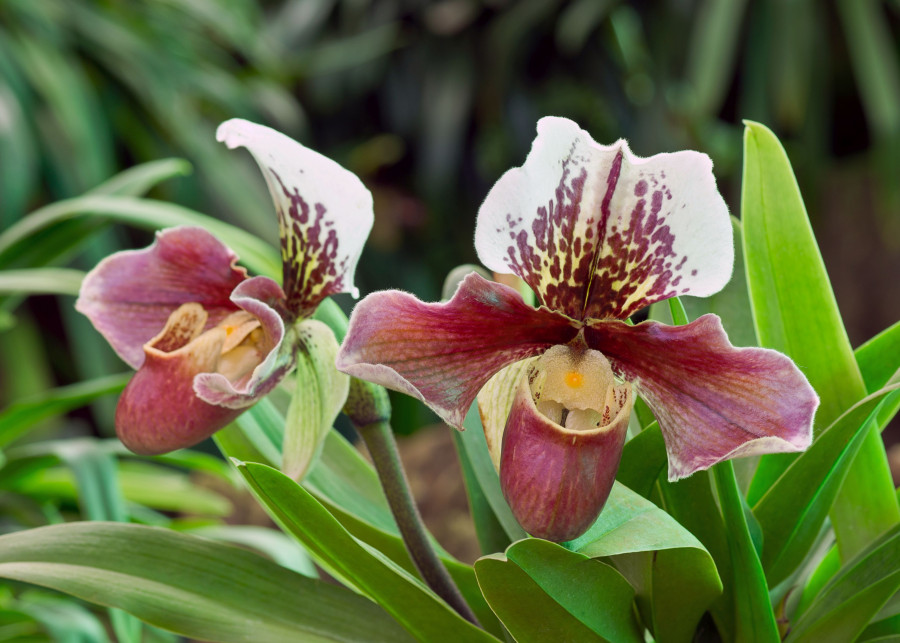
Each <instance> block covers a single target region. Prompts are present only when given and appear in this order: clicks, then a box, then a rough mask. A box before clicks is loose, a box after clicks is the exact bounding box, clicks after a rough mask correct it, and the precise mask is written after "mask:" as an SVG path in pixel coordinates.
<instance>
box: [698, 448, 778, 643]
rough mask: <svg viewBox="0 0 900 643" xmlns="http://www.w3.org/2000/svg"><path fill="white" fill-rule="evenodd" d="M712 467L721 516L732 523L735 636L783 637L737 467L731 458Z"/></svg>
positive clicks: (757, 639) (769, 639)
mask: <svg viewBox="0 0 900 643" xmlns="http://www.w3.org/2000/svg"><path fill="white" fill-rule="evenodd" d="M712 471H713V478H714V479H715V482H716V490H717V491H718V494H719V503H720V504H721V507H722V518H723V519H724V521H725V524H726V525H728V526H729V529H728V531H727V532H726V539H727V541H728V550H729V552H730V554H731V566H732V569H731V572H732V573H731V577H732V578H734V579H735V581H736V582H735V584H734V607H735V619H734V628H735V634H734V637H735V638H734V640H735V641H747V642H751V641H752V642H754V643H764V642H774V643H778V641H780V640H781V637H780V635H779V634H778V626H777V625H776V623H775V613H774V612H773V610H772V605H771V603H770V602H769V592H768V588H767V587H766V577H765V574H763V568H762V564H761V563H760V560H759V555H758V554H757V552H756V548H755V547H754V545H753V541H752V539H751V536H750V530H749V526H748V523H747V518H746V515H745V513H744V507H743V504H742V502H741V495H740V491H739V490H738V487H737V481H736V480H735V477H734V467H733V466H732V463H731V461H730V460H726V461H725V462H720V463H719V464H717V465H715V466H714V467H713V468H712Z"/></svg>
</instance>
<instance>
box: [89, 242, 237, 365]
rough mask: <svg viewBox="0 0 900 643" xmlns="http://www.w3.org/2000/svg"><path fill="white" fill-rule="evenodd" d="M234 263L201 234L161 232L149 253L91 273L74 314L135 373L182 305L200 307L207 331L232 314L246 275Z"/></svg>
mask: <svg viewBox="0 0 900 643" xmlns="http://www.w3.org/2000/svg"><path fill="white" fill-rule="evenodd" d="M236 262H237V255H235V254H234V252H232V251H231V250H230V249H229V248H228V247H227V246H225V245H224V244H223V243H222V242H220V241H219V240H218V239H216V238H215V237H214V236H213V235H211V234H210V233H209V232H207V231H206V230H203V229H202V228H193V227H178V228H169V229H167V230H161V231H159V232H157V233H156V241H155V242H154V243H153V245H151V246H150V247H148V248H145V249H143V250H126V251H123V252H117V253H115V254H113V255H110V256H109V257H107V258H105V259H104V260H103V261H101V262H100V263H99V264H98V265H97V266H96V267H95V268H94V269H93V270H91V271H90V272H89V273H88V274H87V276H86V277H85V278H84V281H83V282H82V285H81V292H80V293H79V295H78V301H76V302H75V308H76V310H78V311H79V312H81V313H83V314H84V315H86V316H87V317H88V319H90V320H91V323H93V324H94V327H95V328H96V329H97V330H98V331H99V332H100V333H101V334H102V335H103V336H104V337H105V338H106V340H107V341H108V342H109V343H110V345H111V346H112V347H113V349H114V350H115V351H116V353H118V354H119V356H120V357H121V358H122V359H123V360H125V362H127V363H128V364H129V365H130V366H131V367H132V368H135V369H136V368H139V367H140V366H141V364H142V363H143V362H144V350H143V346H144V344H145V343H147V342H148V341H150V340H151V339H152V338H153V337H155V336H156V335H157V333H159V332H160V330H161V329H162V328H163V327H165V325H166V321H167V320H168V318H169V315H171V314H172V312H173V311H174V310H175V309H176V308H178V307H179V306H180V305H181V304H184V303H188V302H196V303H198V304H200V305H201V306H203V308H204V309H205V310H206V311H207V313H208V314H209V319H208V321H207V323H206V327H207V328H211V327H212V326H215V325H216V324H217V323H219V321H221V320H222V319H223V318H224V317H226V316H227V315H228V314H230V313H232V312H234V311H235V310H237V307H236V306H235V304H234V303H233V302H232V301H231V299H230V296H231V292H232V291H233V290H234V289H235V287H236V286H237V285H238V284H240V283H241V282H242V281H243V280H244V279H246V278H247V273H246V271H245V270H244V269H243V268H241V267H238V266H237V265H236Z"/></svg>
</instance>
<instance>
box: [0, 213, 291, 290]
mask: <svg viewBox="0 0 900 643" xmlns="http://www.w3.org/2000/svg"><path fill="white" fill-rule="evenodd" d="M81 217H88V218H89V219H94V220H101V221H102V220H109V221H116V222H118V223H127V224H130V225H134V226H138V227H141V228H145V229H148V230H158V229H160V228H165V227H169V226H178V225H195V226H200V227H202V228H205V229H206V230H208V231H209V232H211V233H212V234H214V235H215V236H217V237H218V238H219V239H220V240H221V241H223V242H224V243H225V244H226V245H228V246H229V247H231V249H232V250H234V251H235V252H236V253H237V254H238V256H240V258H241V263H242V264H243V265H246V266H247V267H249V268H250V269H251V270H253V271H254V272H256V273H258V274H262V275H266V276H268V277H272V278H273V279H280V278H281V256H280V254H279V252H278V251H277V250H276V249H275V248H273V247H272V246H270V245H269V244H267V243H265V242H264V241H262V240H261V239H259V238H257V237H254V236H253V235H251V234H249V233H248V232H247V231H246V230H242V229H241V228H237V227H235V226H232V225H229V224H227V223H224V222H223V221H220V220H219V219H214V218H213V217H209V216H206V215H204V214H200V213H198V212H194V211H193V210H189V209H187V208H184V207H181V206H178V205H174V204H171V203H163V202H161V201H153V200H151V199H141V198H135V197H130V196H104V195H90V196H82V197H78V198H75V199H67V200H63V201H57V202H56V203H53V204H51V205H48V206H45V207H43V208H41V209H40V210H36V211H35V212H32V213H31V214H30V215H28V216H27V217H26V218H24V219H22V220H21V221H19V222H18V223H16V224H14V225H12V226H10V227H9V228H8V229H7V230H5V231H4V232H3V233H0V266H3V265H6V264H7V263H8V261H10V260H11V258H12V257H14V256H15V253H16V252H18V251H19V247H20V246H22V245H27V244H28V243H29V240H30V238H31V237H32V236H33V235H34V234H36V233H37V232H38V231H40V230H44V229H45V228H47V227H48V226H51V225H54V224H58V223H60V222H63V221H67V220H70V219H75V218H81Z"/></svg>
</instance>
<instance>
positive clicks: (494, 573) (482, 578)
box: [475, 554, 603, 643]
mask: <svg viewBox="0 0 900 643" xmlns="http://www.w3.org/2000/svg"><path fill="white" fill-rule="evenodd" d="M475 573H476V574H478V582H479V584H480V585H481V590H482V591H483V592H484V595H485V596H486V597H487V598H488V600H489V601H490V603H491V606H492V607H493V608H494V610H495V611H496V612H497V614H498V615H499V616H500V618H501V619H502V620H503V621H504V625H506V627H507V629H509V631H510V633H511V634H512V635H513V636H514V637H515V640H516V641H518V642H519V643H532V642H533V643H543V642H544V641H588V642H589V641H603V639H602V638H600V637H599V636H598V635H597V634H595V633H594V632H592V631H591V630H590V629H589V628H588V627H587V626H586V625H584V624H582V623H581V622H580V621H579V620H578V619H576V618H574V617H572V615H571V614H569V613H568V612H567V611H566V610H565V608H563V606H562V605H560V604H559V603H557V602H555V601H552V600H548V597H547V595H546V594H544V593H543V592H542V591H541V588H540V586H539V585H538V584H537V583H536V582H535V581H533V580H532V579H531V578H530V577H529V576H528V574H526V573H525V572H524V571H523V570H522V568H521V567H519V566H518V565H516V564H515V563H513V562H512V561H509V560H506V557H505V556H503V554H490V555H488V556H484V557H482V558H479V559H478V560H477V561H476V562H475Z"/></svg>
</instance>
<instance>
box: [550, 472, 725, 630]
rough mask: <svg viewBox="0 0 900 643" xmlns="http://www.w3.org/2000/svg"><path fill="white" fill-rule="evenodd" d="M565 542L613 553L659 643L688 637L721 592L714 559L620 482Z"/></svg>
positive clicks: (590, 552)
mask: <svg viewBox="0 0 900 643" xmlns="http://www.w3.org/2000/svg"><path fill="white" fill-rule="evenodd" d="M563 546H565V547H566V548H567V549H570V550H572V551H576V552H579V553H581V554H584V555H586V556H590V557H591V558H601V557H604V556H610V557H611V560H610V562H612V564H613V565H614V566H615V567H616V569H618V570H619V571H620V572H622V574H623V575H624V576H625V578H627V579H628V580H629V582H630V583H631V584H632V586H634V587H635V589H636V590H637V605H638V609H639V610H640V612H641V615H642V617H643V619H644V623H645V624H647V625H648V627H650V628H651V630H652V631H653V634H654V636H655V638H656V640H657V641H658V642H660V643H666V642H668V641H685V640H690V638H691V637H692V636H693V634H694V631H695V629H696V627H697V623H698V622H699V620H700V617H701V616H703V613H704V612H705V611H706V610H707V609H708V608H709V606H710V604H711V603H712V602H713V601H714V600H715V599H716V598H717V597H718V596H719V595H720V594H721V593H722V582H721V580H720V579H719V575H718V573H717V571H716V566H715V564H714V563H713V559H712V557H711V556H710V555H709V552H707V551H706V549H705V548H704V547H703V545H702V544H701V543H700V542H699V541H698V540H697V538H695V537H694V536H693V535H692V534H691V533H690V532H688V531H687V530H686V529H684V527H682V526H681V525H679V524H678V523H677V522H676V521H675V519H674V518H672V517H671V516H670V515H669V514H667V513H666V512H664V511H662V510H661V509H659V508H658V507H657V506H656V505H654V504H653V503H651V502H649V501H647V500H645V499H644V498H642V497H640V496H639V495H637V494H636V493H634V492H633V491H631V490H629V489H628V488H626V487H624V486H623V485H621V484H620V483H616V484H615V485H614V486H613V490H612V492H611V493H610V497H609V500H607V503H606V507H604V509H603V512H602V513H601V514H600V517H599V518H598V519H597V521H596V522H595V523H594V524H593V525H592V526H591V528H590V529H589V530H588V531H587V532H586V533H585V534H584V535H582V536H580V537H579V538H576V539H575V540H573V541H571V542H568V543H564V544H563ZM686 578H690V579H691V581H690V583H685V580H684V579H686Z"/></svg>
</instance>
